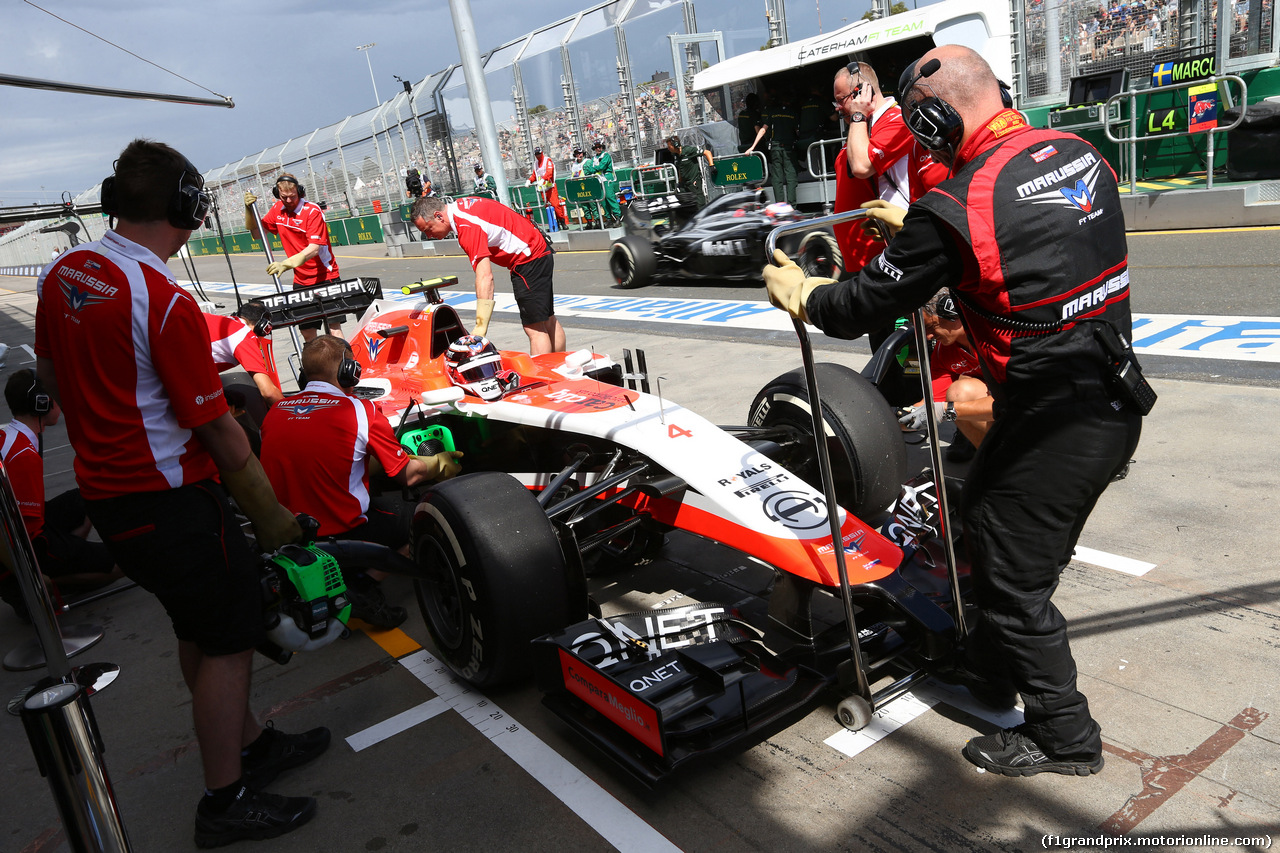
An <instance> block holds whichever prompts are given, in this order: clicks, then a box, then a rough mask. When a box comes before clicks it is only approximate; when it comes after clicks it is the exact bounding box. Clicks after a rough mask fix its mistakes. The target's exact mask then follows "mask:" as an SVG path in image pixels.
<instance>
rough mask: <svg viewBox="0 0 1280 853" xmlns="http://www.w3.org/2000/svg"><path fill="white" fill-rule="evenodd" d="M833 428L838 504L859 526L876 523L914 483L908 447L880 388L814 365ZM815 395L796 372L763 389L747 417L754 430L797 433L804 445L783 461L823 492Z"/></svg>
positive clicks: (836, 368) (839, 368) (833, 367)
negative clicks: (907, 485) (858, 520)
mask: <svg viewBox="0 0 1280 853" xmlns="http://www.w3.org/2000/svg"><path fill="white" fill-rule="evenodd" d="M814 372H815V373H816V374H817V378H818V390H819V392H820V396H821V397H822V419H823V421H824V423H825V424H826V427H827V436H826V439H827V450H828V453H829V454H830V456H831V469H832V476H833V477H834V479H835V493H836V500H837V501H839V503H840V505H841V506H842V507H844V508H845V509H847V510H849V511H850V512H852V513H853V514H854V515H856V516H857V517H858V518H861V519H865V520H874V519H875V518H876V517H877V516H878V515H879V514H880V513H881V512H882V511H884V510H885V509H886V508H887V507H888V506H889V504H890V503H892V502H893V500H894V499H895V498H896V497H897V496H898V490H899V488H900V487H901V485H902V483H903V482H904V481H905V480H906V476H907V447H906V444H905V443H904V442H903V440H902V430H901V427H900V426H899V425H898V419H897V418H896V417H894V413H893V409H891V408H889V404H888V403H886V402H885V399H884V397H882V396H880V393H879V392H878V391H877V390H876V388H875V386H874V385H872V384H871V383H870V382H868V381H867V380H866V379H864V378H863V377H861V376H859V375H858V374H857V373H856V372H855V371H853V370H850V369H849V368H847V367H845V366H844V365H840V364H829V363H823V364H818V365H815V367H814ZM811 411H812V410H811V409H810V408H809V387H808V385H807V383H806V382H805V378H804V370H803V369H799V368H797V369H796V370H792V371H789V372H787V373H784V374H782V375H781V376H779V377H777V378H776V379H774V380H773V381H772V382H769V383H768V384H766V385H765V386H764V388H762V389H760V392H759V393H758V394H756V396H755V399H754V400H752V401H751V408H750V410H749V412H748V415H747V418H748V420H747V423H749V424H750V425H751V426H754V427H767V426H790V427H793V428H794V429H795V431H796V432H797V433H799V434H800V435H802V436H803V437H804V439H805V440H804V441H802V442H797V443H796V444H794V445H792V446H791V447H790V448H789V449H788V450H787V452H786V453H784V454H783V456H782V457H781V458H779V459H778V461H779V462H781V463H782V464H783V465H785V466H786V467H787V469H788V470H790V471H791V472H793V473H794V474H796V475H797V476H799V477H801V478H803V479H804V480H805V481H806V482H808V483H809V484H810V485H812V486H814V488H817V489H821V488H822V481H821V477H820V475H819V471H818V461H817V449H816V447H815V445H814V444H813V420H812V416H811V415H810V412H811Z"/></svg>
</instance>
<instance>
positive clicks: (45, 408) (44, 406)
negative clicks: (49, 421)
mask: <svg viewBox="0 0 1280 853" xmlns="http://www.w3.org/2000/svg"><path fill="white" fill-rule="evenodd" d="M52 408H53V398H52V397H50V396H49V395H48V394H46V393H45V392H44V386H43V385H41V384H40V380H39V379H38V378H36V377H34V376H33V377H32V379H31V387H30V388H28V389H27V409H28V410H30V412H31V414H33V415H39V416H40V417H44V416H45V415H47V414H49V410H50V409H52Z"/></svg>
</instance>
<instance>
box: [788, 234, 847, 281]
mask: <svg viewBox="0 0 1280 853" xmlns="http://www.w3.org/2000/svg"><path fill="white" fill-rule="evenodd" d="M796 265H797V266H799V267H800V269H802V270H804V274H805V275H806V276H817V277H819V278H839V277H840V273H841V272H842V271H843V270H844V255H843V254H842V253H841V252H840V246H839V245H838V244H837V243H836V238H835V237H833V236H832V235H831V234H828V233H827V232H826V231H810V232H809V233H808V234H806V235H804V239H803V240H801V241H800V252H799V254H798V255H797V256H796Z"/></svg>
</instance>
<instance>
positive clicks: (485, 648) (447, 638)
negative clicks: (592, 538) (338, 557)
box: [412, 472, 586, 688]
mask: <svg viewBox="0 0 1280 853" xmlns="http://www.w3.org/2000/svg"><path fill="white" fill-rule="evenodd" d="M412 541H413V559H414V562H416V563H417V564H418V569H419V571H420V572H422V574H423V577H422V578H418V579H415V581H414V587H415V589H416V591H417V596H418V606H419V608H421V610H422V618H423V620H424V621H425V622H426V623H427V630H428V631H430V632H431V639H432V640H434V641H435V645H436V649H437V651H438V653H439V655H440V657H441V658H442V659H443V660H444V661H445V663H447V664H448V665H449V667H450V668H451V669H452V670H453V671H454V672H456V673H457V674H458V675H460V676H461V677H462V678H464V679H466V680H467V681H469V682H471V683H472V684H474V685H476V686H477V687H482V688H487V687H493V686H495V685H499V684H502V683H504V682H507V681H511V680H514V679H516V678H518V677H520V676H521V675H523V674H527V673H528V671H529V670H528V667H527V664H528V661H529V658H530V653H531V649H530V645H529V642H530V641H531V640H533V639H534V638H536V637H540V636H542V635H544V634H548V633H550V632H552V631H555V630H557V629H560V628H563V627H564V626H566V625H568V624H570V623H571V621H572V619H574V618H576V617H578V616H579V615H580V614H582V613H585V612H586V602H585V601H576V600H575V599H576V598H577V596H575V595H574V594H573V593H572V591H571V590H572V589H573V588H574V586H573V585H571V583H570V581H569V577H568V570H567V567H566V563H565V559H564V554H563V553H562V552H561V550H560V543H559V539H558V537H557V536H556V532H555V529H554V528H553V527H552V525H551V522H550V521H549V520H548V519H547V515H546V513H545V512H544V511H543V509H542V507H541V506H539V504H538V501H537V500H536V499H535V498H534V497H533V496H532V495H531V494H530V493H529V492H528V491H527V490H526V489H525V488H524V487H523V486H521V485H520V484H519V483H518V482H517V481H516V480H515V479H514V478H512V477H510V476H508V475H507V474H502V473H498V472H483V473H476V474H470V475H467V476H463V477H458V478H456V479H453V480H446V481H445V482H443V483H440V484H438V485H436V486H434V487H432V488H431V489H430V490H428V491H427V493H426V494H425V495H424V496H423V498H422V502H421V503H419V504H418V508H417V511H416V512H415V514H414V520H413V540H412ZM579 587H580V585H579Z"/></svg>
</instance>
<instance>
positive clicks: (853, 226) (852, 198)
mask: <svg viewBox="0 0 1280 853" xmlns="http://www.w3.org/2000/svg"><path fill="white" fill-rule="evenodd" d="M887 100H888V103H886V104H882V105H881V107H880V109H879V110H878V111H877V112H876V114H875V115H874V116H873V117H872V119H871V121H870V122H868V125H867V145H868V147H869V152H868V155H869V157H870V159H871V167H872V168H873V169H875V172H876V178H875V180H874V181H872V180H869V179H868V180H863V179H861V178H855V177H853V176H852V175H850V174H849V167H848V155H847V154H846V152H845V151H844V149H841V151H840V153H839V154H837V155H836V163H835V171H836V199H835V207H834V210H835V211H836V212H837V213H842V212H844V211H846V210H857V209H858V208H859V207H861V206H862V204H863V203H865V202H868V201H871V200H873V199H877V198H879V199H883V200H885V201H887V202H889V203H890V204H896V205H897V206H898V207H902V208H905V207H907V206H908V205H909V204H910V203H911V202H913V201H915V200H916V199H918V198H920V196H922V195H924V194H925V193H926V192H928V191H929V190H930V189H931V188H932V187H933V186H934V185H936V184H937V183H938V182H940V181H942V180H943V179H945V178H946V176H947V168H946V167H945V166H943V165H941V164H940V163H938V162H936V161H935V160H934V159H933V158H932V157H930V156H929V152H928V151H926V150H925V149H923V148H921V147H920V146H919V145H918V144H917V143H916V141H915V138H914V137H912V135H911V131H910V130H909V129H908V128H907V123H906V121H904V120H903V118H902V108H901V107H899V106H898V104H897V103H896V102H895V101H894V100H893V99H892V98H889V99H887ZM831 230H832V233H834V234H835V237H836V242H837V243H838V244H839V246H840V251H841V254H843V255H844V266H845V269H846V270H849V271H850V272H857V271H858V270H860V269H862V268H863V267H864V266H866V265H867V263H868V262H869V261H870V260H871V259H872V258H874V257H875V256H876V255H878V254H880V253H881V252H883V251H884V243H882V242H880V241H879V240H876V239H874V238H871V237H866V236H864V235H863V233H862V223H861V222H858V221H854V222H851V223H841V224H839V225H833V226H832V227H831Z"/></svg>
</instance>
